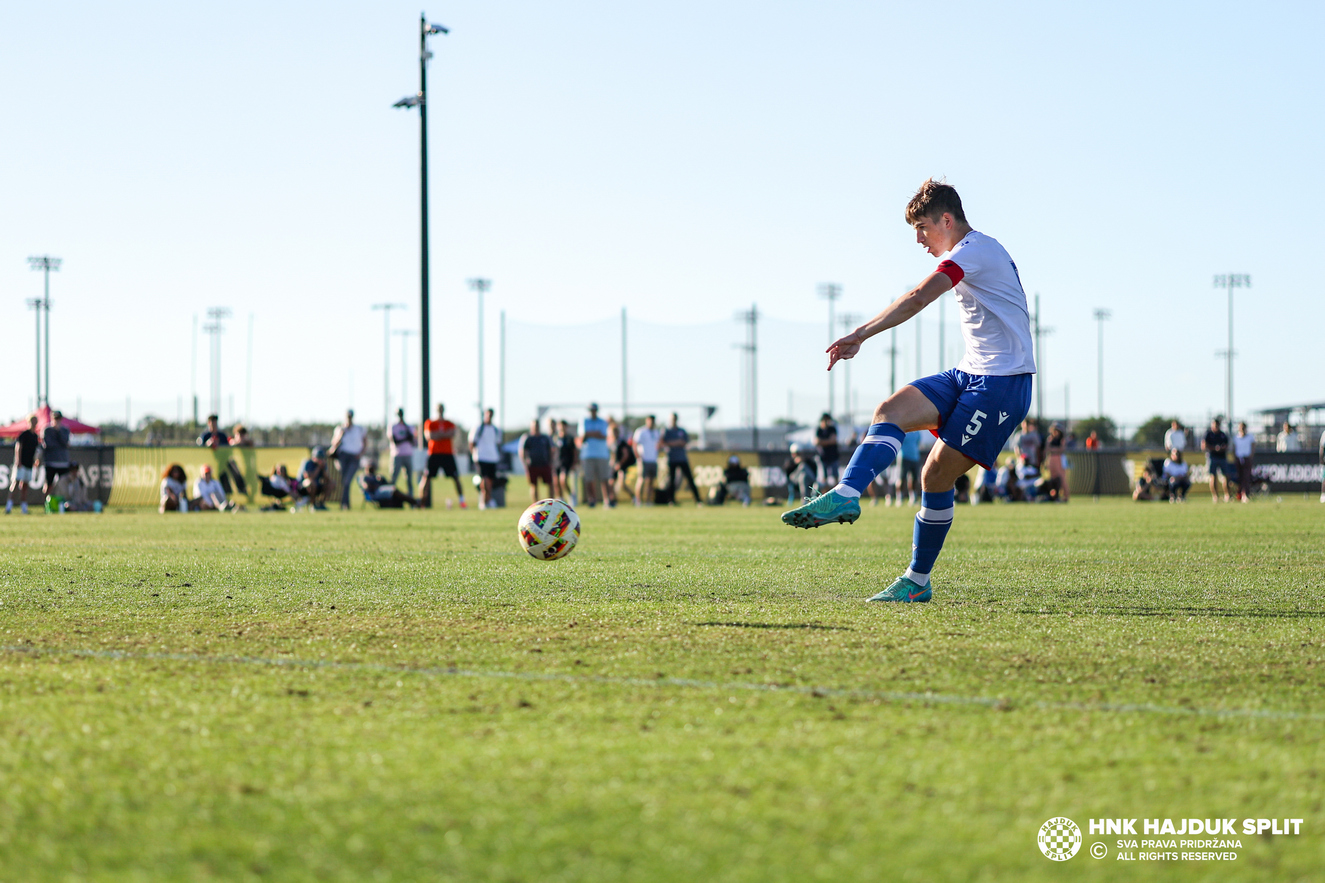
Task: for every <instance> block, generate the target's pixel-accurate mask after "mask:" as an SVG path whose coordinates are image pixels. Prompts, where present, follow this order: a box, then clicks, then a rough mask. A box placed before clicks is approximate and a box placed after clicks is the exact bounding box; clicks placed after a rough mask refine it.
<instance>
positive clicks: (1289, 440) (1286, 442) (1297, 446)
mask: <svg viewBox="0 0 1325 883" xmlns="http://www.w3.org/2000/svg"><path fill="white" fill-rule="evenodd" d="M55 413H57V414H58V413H60V412H59V411H56V412H55ZM46 431H47V432H50V430H49V429H47V430H46ZM1274 449H1275V450H1276V451H1278V452H1279V453H1281V454H1293V453H1296V452H1298V451H1300V450H1302V439H1301V438H1300V437H1299V436H1298V434H1297V427H1295V426H1292V425H1290V424H1288V423H1287V422H1285V423H1284V428H1283V429H1281V430H1279V435H1277V436H1276V437H1275V440H1274Z"/></svg>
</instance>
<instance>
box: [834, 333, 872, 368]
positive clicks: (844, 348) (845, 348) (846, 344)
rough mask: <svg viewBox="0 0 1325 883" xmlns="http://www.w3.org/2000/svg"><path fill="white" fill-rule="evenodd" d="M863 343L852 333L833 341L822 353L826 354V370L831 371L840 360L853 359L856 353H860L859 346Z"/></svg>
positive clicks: (859, 337) (857, 335) (858, 336)
mask: <svg viewBox="0 0 1325 883" xmlns="http://www.w3.org/2000/svg"><path fill="white" fill-rule="evenodd" d="M864 342H865V341H864V340H863V339H862V338H861V336H860V335H859V334H857V333H856V332H854V331H853V332H851V333H850V334H848V335H847V336H845V337H840V338H838V339H837V340H835V341H833V344H832V345H831V346H829V347H828V349H826V350H825V351H824V352H826V353H828V370H829V371H832V370H833V366H834V365H836V364H837V363H838V362H839V361H841V360H842V359H852V358H855V356H856V353H858V352H860V345H861V344H862V343H864Z"/></svg>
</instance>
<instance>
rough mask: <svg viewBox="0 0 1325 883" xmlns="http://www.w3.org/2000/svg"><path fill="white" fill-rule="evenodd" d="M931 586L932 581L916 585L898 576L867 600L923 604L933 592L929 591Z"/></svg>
mask: <svg viewBox="0 0 1325 883" xmlns="http://www.w3.org/2000/svg"><path fill="white" fill-rule="evenodd" d="M932 587H933V584H932V583H930V584H927V585H923V586H918V585H916V584H915V583H914V582H912V581H911V580H909V579H907V578H906V577H904V576H899V577H898V578H897V581H896V582H894V583H893V584H892V585H891V586H889V587H888V588H886V589H884V590H883V591H882V592H879V594H877V595H875V596H874V597H873V598H870V599H869V600H871V601H901V602H902V603H904V604H910V603H912V602H915V603H917V604H923V603H925V602H926V601H928V600H929V599H930V598H931V597H933V595H934V593H933V592H932V591H931V588H932Z"/></svg>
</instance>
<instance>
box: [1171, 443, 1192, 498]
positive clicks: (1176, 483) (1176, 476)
mask: <svg viewBox="0 0 1325 883" xmlns="http://www.w3.org/2000/svg"><path fill="white" fill-rule="evenodd" d="M1187 473H1188V469H1187V464H1186V463H1184V462H1182V450H1181V449H1180V448H1174V449H1173V450H1171V451H1169V458H1168V459H1167V460H1165V461H1164V481H1165V482H1166V483H1167V484H1168V488H1169V502H1170V503H1185V502H1187V491H1188V490H1189V489H1190V488H1191V486H1192V482H1191V479H1190V478H1188V474H1187Z"/></svg>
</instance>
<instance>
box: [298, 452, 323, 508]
mask: <svg viewBox="0 0 1325 883" xmlns="http://www.w3.org/2000/svg"><path fill="white" fill-rule="evenodd" d="M297 480H298V483H299V484H298V491H299V499H298V500H296V501H295V504H294V505H295V508H296V509H302V508H303V507H304V506H308V505H312V507H313V508H314V509H326V508H327V506H326V499H327V492H328V491H330V490H331V482H330V481H329V480H328V477H327V449H326V448H313V450H312V453H310V454H309V457H308V459H307V460H305V461H304V463H303V465H302V466H300V467H299V475H298V479H297Z"/></svg>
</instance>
